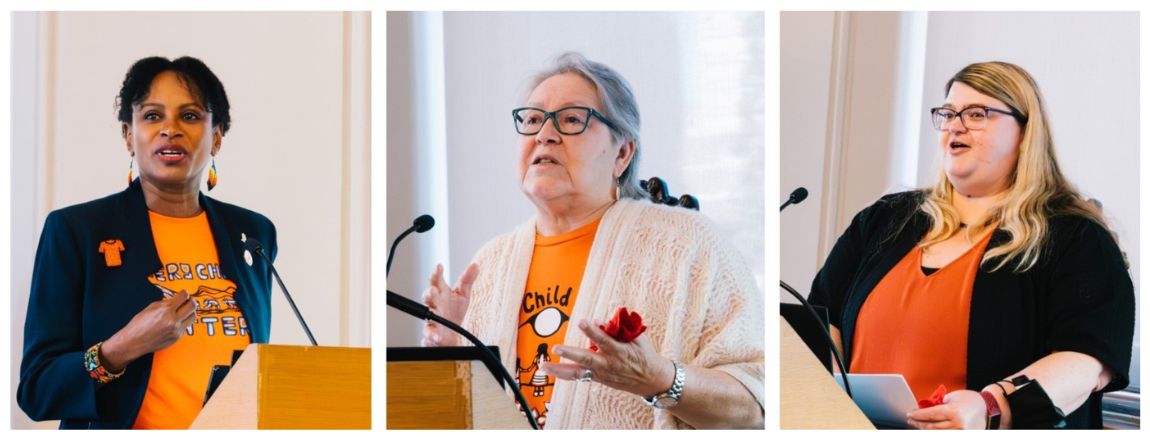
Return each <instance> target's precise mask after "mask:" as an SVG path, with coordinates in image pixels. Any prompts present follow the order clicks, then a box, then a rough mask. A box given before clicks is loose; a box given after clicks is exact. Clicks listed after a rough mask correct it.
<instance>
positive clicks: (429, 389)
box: [387, 347, 531, 429]
mask: <svg viewBox="0 0 1150 440" xmlns="http://www.w3.org/2000/svg"><path fill="white" fill-rule="evenodd" d="M499 384H500V381H498V380H496V376H495V375H494V374H493V373H492V372H491V371H490V367H489V366H488V365H486V364H484V362H483V360H482V357H481V356H480V355H479V349H477V348H475V347H427V348H388V349H387V429H530V428H531V426H530V425H529V424H528V423H527V418H526V417H524V416H523V414H521V413H520V412H519V410H518V409H517V408H516V405H515V399H514V398H513V397H512V396H511V395H510V394H509V393H508V392H506V391H504V390H503V388H502V387H500V386H499ZM513 386H514V385H513Z"/></svg>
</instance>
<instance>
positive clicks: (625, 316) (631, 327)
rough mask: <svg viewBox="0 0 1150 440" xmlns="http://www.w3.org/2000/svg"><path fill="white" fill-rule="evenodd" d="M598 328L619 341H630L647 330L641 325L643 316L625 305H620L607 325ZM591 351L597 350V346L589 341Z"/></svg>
mask: <svg viewBox="0 0 1150 440" xmlns="http://www.w3.org/2000/svg"><path fill="white" fill-rule="evenodd" d="M599 329H600V330H603V332H605V333H607V334H608V335H609V336H611V337H612V338H615V340H616V341H619V342H631V341H634V340H635V338H638V337H639V335H641V334H643V332H644V331H646V330H647V326H645V325H643V317H642V316H639V314H638V313H636V312H628V311H627V308H626V307H622V308H620V309H619V310H617V311H616V312H615V317H613V318H611V322H608V323H607V325H605V326H603V325H601V326H599ZM591 351H599V346H598V345H595V343H594V342H592V343H591Z"/></svg>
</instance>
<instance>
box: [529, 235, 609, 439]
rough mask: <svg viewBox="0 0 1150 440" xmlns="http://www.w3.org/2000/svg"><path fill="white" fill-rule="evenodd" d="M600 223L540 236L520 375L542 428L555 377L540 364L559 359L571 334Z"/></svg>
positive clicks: (534, 256) (531, 274)
mask: <svg viewBox="0 0 1150 440" xmlns="http://www.w3.org/2000/svg"><path fill="white" fill-rule="evenodd" d="M598 228H599V220H595V221H594V222H592V223H591V224H588V225H586V226H583V227H580V228H579V229H576V230H574V231H571V232H568V233H566V234H561V235H556V236H553V237H543V236H540V235H539V234H536V235H535V249H534V252H533V253H532V254H531V268H530V270H529V271H528V272H527V286H526V288H525V292H524V293H523V302H522V304H521V305H520V308H519V338H518V342H517V343H516V347H515V348H516V352H515V353H516V357H515V378H516V380H517V381H518V382H519V389H520V390H521V391H522V392H523V397H526V398H527V403H528V404H529V405H531V412H532V413H534V414H535V418H536V420H538V421H539V426H540V427H542V426H543V425H545V424H546V423H547V412H548V411H549V410H550V406H551V393H552V392H553V391H554V389H555V378H554V377H552V376H549V375H547V374H546V373H544V372H543V371H542V370H540V369H539V366H540V365H541V364H542V362H543V361H548V362H559V357H558V356H554V355H553V354H552V353H551V348H552V347H555V345H556V344H562V343H563V339H564V335H566V334H567V322H568V321H570V320H571V311H572V310H574V309H575V298H576V297H577V296H579V284H580V283H582V282H583V269H584V268H585V267H586V266H587V255H588V254H590V253H591V243H593V242H594V241H595V231H596V230H597V229H598ZM522 409H523V408H520V410H522Z"/></svg>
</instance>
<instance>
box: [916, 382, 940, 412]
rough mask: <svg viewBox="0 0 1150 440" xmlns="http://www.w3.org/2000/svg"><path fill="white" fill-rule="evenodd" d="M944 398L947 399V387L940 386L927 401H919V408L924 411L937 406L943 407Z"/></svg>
mask: <svg viewBox="0 0 1150 440" xmlns="http://www.w3.org/2000/svg"><path fill="white" fill-rule="evenodd" d="M943 397H946V385H942V384H939V386H938V388H936V389H935V390H934V394H931V395H930V397H929V398H927V399H923V400H919V401H918V408H919V409H923V408H930V407H932V406H936V405H942V398H943Z"/></svg>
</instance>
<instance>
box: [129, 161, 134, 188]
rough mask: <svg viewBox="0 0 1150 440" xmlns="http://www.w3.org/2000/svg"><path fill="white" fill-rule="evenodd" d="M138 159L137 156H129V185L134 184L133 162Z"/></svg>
mask: <svg viewBox="0 0 1150 440" xmlns="http://www.w3.org/2000/svg"><path fill="white" fill-rule="evenodd" d="M135 159H136V157H135V156H131V157H129V158H128V186H132V162H133V161H134V160H135Z"/></svg>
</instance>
